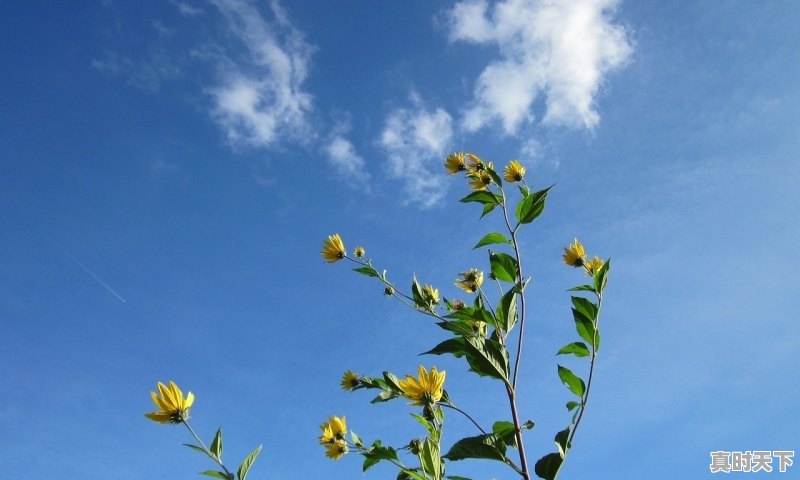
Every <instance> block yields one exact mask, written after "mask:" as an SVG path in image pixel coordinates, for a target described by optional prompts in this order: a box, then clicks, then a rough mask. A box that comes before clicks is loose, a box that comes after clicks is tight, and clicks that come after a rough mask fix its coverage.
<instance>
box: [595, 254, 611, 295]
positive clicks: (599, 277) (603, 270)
mask: <svg viewBox="0 0 800 480" xmlns="http://www.w3.org/2000/svg"><path fill="white" fill-rule="evenodd" d="M609 268H611V259H610V258H609V259H608V260H606V261H605V263H604V264H603V266H602V267H600V269H599V270H598V271H597V272H595V274H594V289H595V291H597V292H602V291H603V290H605V289H606V281H607V280H608V269H609Z"/></svg>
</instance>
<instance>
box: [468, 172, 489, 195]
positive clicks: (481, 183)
mask: <svg viewBox="0 0 800 480" xmlns="http://www.w3.org/2000/svg"><path fill="white" fill-rule="evenodd" d="M469 177H470V180H469V188H471V189H473V190H476V191H477V190H486V189H487V188H489V185H491V184H492V177H490V176H489V174H488V173H486V171H485V170H481V171H480V172H475V173H472V174H470V176H469Z"/></svg>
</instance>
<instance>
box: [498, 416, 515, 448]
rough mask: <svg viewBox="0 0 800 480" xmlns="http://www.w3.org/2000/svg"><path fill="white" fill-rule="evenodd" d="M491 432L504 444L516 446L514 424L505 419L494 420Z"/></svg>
mask: <svg viewBox="0 0 800 480" xmlns="http://www.w3.org/2000/svg"><path fill="white" fill-rule="evenodd" d="M492 433H493V434H494V435H497V436H498V437H499V438H500V439H501V440H503V443H505V444H506V445H508V446H510V447H513V448H517V429H516V428H514V424H513V423H511V422H508V421H505V420H500V421H498V422H494V425H492Z"/></svg>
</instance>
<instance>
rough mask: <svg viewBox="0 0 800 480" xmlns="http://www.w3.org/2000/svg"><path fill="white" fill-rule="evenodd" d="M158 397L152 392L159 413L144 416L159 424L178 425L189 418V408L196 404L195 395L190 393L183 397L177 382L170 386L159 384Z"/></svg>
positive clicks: (151, 395)
mask: <svg viewBox="0 0 800 480" xmlns="http://www.w3.org/2000/svg"><path fill="white" fill-rule="evenodd" d="M158 393H159V394H158V395H157V394H156V392H150V397H152V399H153V403H155V404H156V407H158V411H157V412H150V413H145V414H144V416H145V417H147V418H149V419H150V420H153V421H154V422H158V423H173V424H178V423H181V422H183V421H184V420H186V419H188V418H189V407H191V406H192V404H193V403H194V395H193V394H192V392H189V393H188V394H187V395H186V398H184V397H183V392H181V389H180V388H178V386H177V385H175V382H169V386H165V385H164V384H163V383H161V382H158Z"/></svg>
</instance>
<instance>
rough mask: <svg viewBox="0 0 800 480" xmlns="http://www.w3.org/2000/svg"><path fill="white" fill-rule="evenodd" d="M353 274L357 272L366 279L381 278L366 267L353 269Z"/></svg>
mask: <svg viewBox="0 0 800 480" xmlns="http://www.w3.org/2000/svg"><path fill="white" fill-rule="evenodd" d="M353 271H354V272H358V273H361V274H364V275H366V276H368V277H376V278H381V276H380V274H379V273H378V271H377V270H375V268H374V267H370V266H366V267H358V268H354V269H353Z"/></svg>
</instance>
